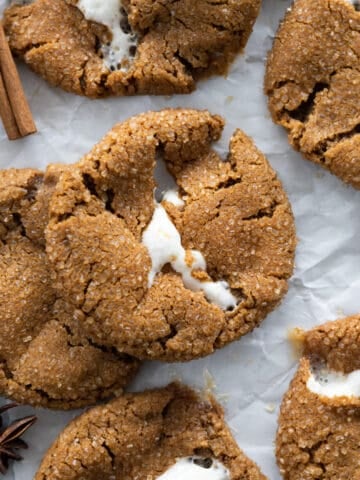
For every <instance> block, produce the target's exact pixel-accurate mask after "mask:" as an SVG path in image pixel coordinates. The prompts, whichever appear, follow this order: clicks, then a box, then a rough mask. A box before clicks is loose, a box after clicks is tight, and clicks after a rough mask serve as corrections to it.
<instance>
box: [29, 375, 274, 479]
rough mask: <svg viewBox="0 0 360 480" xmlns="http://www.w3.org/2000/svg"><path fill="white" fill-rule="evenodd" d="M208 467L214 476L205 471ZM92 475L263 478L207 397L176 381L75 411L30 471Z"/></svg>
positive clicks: (39, 476) (60, 476) (51, 476)
mask: <svg viewBox="0 0 360 480" xmlns="http://www.w3.org/2000/svg"><path fill="white" fill-rule="evenodd" d="M180 459H181V461H180V462H179V460H180ZM191 460H195V462H194V464H193V465H189V464H190V462H191ZM184 463H185V465H184ZM186 463H188V465H186ZM174 464H175V465H174ZM179 464H180V465H179ZM179 467H180V468H181V470H182V472H183V475H179ZM211 467H215V468H216V469H217V473H218V476H211V475H210V474H211V473H214V471H213V469H212V468H211ZM174 468H175V469H176V471H175V472H174V470H173V469H174ZM184 468H185V470H183V469H184ZM203 468H204V470H205V472H206V473H205V474H204V473H202V469H203ZM197 472H198V473H197ZM174 473H175V475H174ZM186 473H187V475H186ZM190 473H192V475H191V474H190ZM215 473H216V472H215ZM176 474H177V475H176ZM220 474H221V475H220ZM173 475H174V476H173ZM99 478H101V479H102V480H110V479H114V478H123V479H124V480H125V479H126V480H128V479H136V478H139V479H140V478H144V479H145V478H146V479H149V480H150V479H151V480H155V479H159V480H160V479H161V480H165V479H166V480H171V478H173V479H175V478H199V479H202V478H209V479H210V478H213V479H214V480H215V478H216V479H218V480H265V477H264V475H262V474H261V472H260V471H259V469H258V467H257V466H256V465H255V464H254V463H253V462H252V461H251V460H249V459H248V458H247V457H246V456H245V455H244V453H243V452H242V451H241V450H240V449H239V447H238V446H237V444H236V442H235V441H234V439H233V438H232V435H231V433H230V431H229V429H228V427H227V426H226V424H225V422H224V415H223V411H222V408H221V407H220V406H219V405H218V404H217V403H216V402H215V400H214V399H212V398H210V399H206V398H200V397H199V396H197V395H196V394H195V393H194V392H193V391H192V390H190V389H189V388H187V387H185V386H181V385H179V384H171V385H169V386H168V387H166V388H163V389H158V390H149V391H146V392H143V393H134V394H126V395H124V396H122V397H121V398H118V399H116V400H114V401H112V402H110V403H108V404H107V405H101V406H99V407H95V408H92V409H91V410H89V411H87V412H86V413H84V414H82V415H81V416H80V417H78V418H76V419H75V420H73V421H72V422H71V423H70V424H69V425H68V426H67V427H66V428H65V430H64V431H63V432H62V433H61V434H60V436H59V437H58V439H57V440H56V441H55V443H54V444H53V445H52V446H51V447H50V449H49V451H48V452H47V454H46V455H45V457H44V459H43V461H42V463H41V465H40V468H39V470H38V472H37V474H36V475H35V480H50V479H51V480H57V479H59V480H60V479H61V480H77V479H79V480H80V479H82V480H92V479H94V480H95V479H99Z"/></svg>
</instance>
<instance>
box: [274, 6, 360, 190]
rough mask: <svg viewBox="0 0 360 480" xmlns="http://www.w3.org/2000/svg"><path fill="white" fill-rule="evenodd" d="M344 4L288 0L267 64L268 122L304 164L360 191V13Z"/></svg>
mask: <svg viewBox="0 0 360 480" xmlns="http://www.w3.org/2000/svg"><path fill="white" fill-rule="evenodd" d="M352 3H354V2H352V1H349V0H295V2H294V4H293V6H292V7H291V9H289V11H288V13H287V14H286V16H285V19H284V21H283V22H282V24H281V26H280V28H279V31H278V33H277V35H276V38H275V40H274V45H273V48H272V51H271V52H270V54H269V57H268V63H267V71H266V78H265V91H266V94H267V95H268V97H269V108H270V111H271V114H272V117H273V120H274V121H275V122H276V123H278V124H280V125H282V126H283V127H285V128H286V129H287V130H288V132H289V141H290V143H291V145H292V146H293V147H294V148H295V149H297V150H299V151H300V152H301V153H302V154H303V155H304V156H305V157H306V158H308V159H309V160H312V161H313V162H315V163H317V164H319V165H321V166H323V167H324V168H326V169H328V170H329V171H330V172H332V173H333V174H335V175H337V176H338V177H340V178H341V179H342V180H343V181H345V182H347V183H350V184H351V185H353V186H354V187H356V188H360V129H359V125H360V107H359V105H360V60H359V58H360V57H359V56H360V13H359V12H358V11H356V9H355V7H354V5H353V4H352Z"/></svg>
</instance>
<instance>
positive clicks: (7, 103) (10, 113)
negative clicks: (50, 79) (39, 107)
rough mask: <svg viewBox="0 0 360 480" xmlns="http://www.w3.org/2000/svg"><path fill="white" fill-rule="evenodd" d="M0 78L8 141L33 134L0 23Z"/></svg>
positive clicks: (25, 103)
mask: <svg viewBox="0 0 360 480" xmlns="http://www.w3.org/2000/svg"><path fill="white" fill-rule="evenodd" d="M0 77H1V80H0V113H1V118H2V120H3V123H4V127H5V130H6V132H7V134H8V137H9V139H10V140H14V139H16V138H19V137H24V136H26V135H30V134H31V133H35V132H36V126H35V123H34V120H33V117H32V115H31V111H30V107H29V104H28V102H27V100H26V97H25V93H24V90H23V88H22V85H21V81H20V77H19V74H18V71H17V69H16V65H15V62H14V59H13V57H12V55H11V51H10V47H9V45H8V43H7V40H6V37H5V32H4V29H3V26H2V24H1V23H0ZM14 123H15V125H14Z"/></svg>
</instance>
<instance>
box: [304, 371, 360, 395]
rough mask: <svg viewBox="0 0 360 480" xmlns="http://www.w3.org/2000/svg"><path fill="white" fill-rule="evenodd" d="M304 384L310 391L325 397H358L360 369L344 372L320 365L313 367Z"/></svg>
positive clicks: (359, 393)
mask: <svg viewBox="0 0 360 480" xmlns="http://www.w3.org/2000/svg"><path fill="white" fill-rule="evenodd" d="M306 386H307V388H308V389H309V390H310V391H311V392H313V393H316V394H317V395H321V396H323V397H327V398H336V397H360V370H354V371H353V372H351V373H349V374H344V373H341V372H336V371H334V370H330V369H329V368H327V367H325V366H324V365H322V366H321V367H316V368H313V372H312V373H311V374H310V377H309V378H308V381H307V383H306Z"/></svg>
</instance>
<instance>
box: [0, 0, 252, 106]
mask: <svg viewBox="0 0 360 480" xmlns="http://www.w3.org/2000/svg"><path fill="white" fill-rule="evenodd" d="M259 8H260V0H225V1H221V2H214V1H211V2H209V1H207V0H197V1H196V2H194V1H192V0H180V1H176V2H174V1H173V0H165V1H164V0H107V1H106V2H98V1H94V0H34V1H26V2H14V4H13V5H11V6H10V7H9V8H8V9H7V10H6V11H5V15H4V27H5V31H6V33H7V35H8V37H9V42H10V47H11V49H12V51H13V52H14V53H15V54H17V55H18V56H20V57H22V58H23V59H24V60H25V62H26V63H27V64H28V65H29V66H30V67H31V68H32V69H33V70H34V71H35V72H37V73H39V74H40V75H42V76H43V77H44V78H45V79H46V80H47V81H48V82H50V83H51V84H52V85H58V86H60V87H62V88H63V89H64V90H67V91H70V92H74V93H77V94H79V95H86V96H89V97H103V96H107V95H134V94H172V93H189V92H191V91H192V90H194V88H195V83H196V81H197V80H198V79H199V78H201V77H204V76H208V75H209V74H223V73H225V72H226V70H227V67H228V65H229V64H230V62H231V61H232V60H233V59H234V57H235V55H236V54H237V53H239V52H240V51H241V50H242V49H243V48H244V46H245V45H246V42H247V40H248V37H249V35H250V33H251V30H252V27H253V24H254V22H255V19H256V17H257V15H258V12H259ZM60 19H61V21H60Z"/></svg>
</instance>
